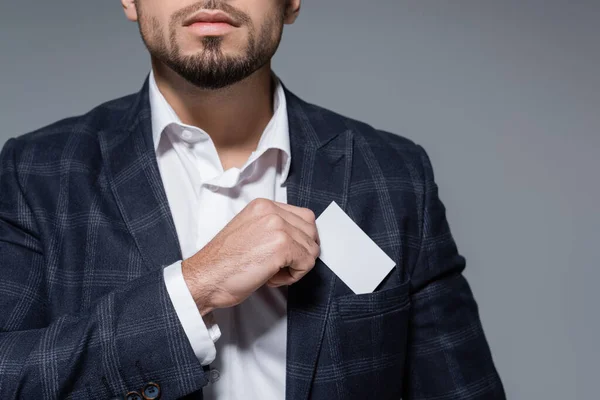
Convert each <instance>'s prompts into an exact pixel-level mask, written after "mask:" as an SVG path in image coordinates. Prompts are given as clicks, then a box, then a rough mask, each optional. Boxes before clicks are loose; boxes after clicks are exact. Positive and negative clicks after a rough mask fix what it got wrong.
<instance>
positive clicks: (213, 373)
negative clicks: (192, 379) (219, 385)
mask: <svg viewBox="0 0 600 400" xmlns="http://www.w3.org/2000/svg"><path fill="white" fill-rule="evenodd" d="M220 378H221V373H220V372H219V370H218V369H211V370H210V377H209V378H208V380H209V381H210V383H215V382H217V381H218V380H219V379H220Z"/></svg>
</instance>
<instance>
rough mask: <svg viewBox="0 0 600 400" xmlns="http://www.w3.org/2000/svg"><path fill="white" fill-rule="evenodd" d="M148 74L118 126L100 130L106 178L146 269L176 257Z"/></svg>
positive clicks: (175, 243) (177, 243)
mask: <svg viewBox="0 0 600 400" xmlns="http://www.w3.org/2000/svg"><path fill="white" fill-rule="evenodd" d="M151 121H152V120H151V114H150V102H149V98H148V78H146V80H145V82H144V85H143V87H142V89H141V91H140V92H138V93H137V94H136V95H135V97H134V101H133V103H132V105H131V107H130V109H129V110H127V112H126V114H125V116H124V117H123V119H122V120H121V121H120V122H119V124H118V125H117V127H118V128H117V130H114V129H111V130H104V131H101V132H100V134H99V140H100V147H101V151H102V157H103V159H104V161H105V163H104V165H105V168H106V172H107V176H108V181H109V184H110V187H111V189H112V192H113V194H114V197H115V200H116V203H117V205H118V207H119V211H120V212H121V215H122V217H123V220H124V221H125V224H126V225H127V229H128V230H129V232H130V233H131V235H132V236H133V238H134V241H135V244H136V246H137V248H138V249H139V251H140V254H141V256H142V258H143V260H144V262H145V265H146V266H147V268H148V269H149V270H153V269H156V268H160V267H163V266H167V265H170V264H172V263H173V262H175V261H177V260H180V259H181V250H180V246H179V241H178V239H177V233H176V230H175V224H174V222H173V217H172V216H171V212H170V209H169V204H168V200H167V196H166V194H165V191H164V187H163V184H162V180H161V177H160V172H159V169H158V164H157V161H156V154H155V151H154V146H153V140H152V125H151V123H152V122H151Z"/></svg>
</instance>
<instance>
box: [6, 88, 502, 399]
mask: <svg viewBox="0 0 600 400" xmlns="http://www.w3.org/2000/svg"><path fill="white" fill-rule="evenodd" d="M285 91H286V96H287V103H288V116H289V121H290V142H291V151H292V166H291V169H290V175H289V177H288V180H287V182H286V184H287V187H288V202H289V203H290V204H294V205H298V206H302V207H308V208H311V209H312V210H313V211H314V212H315V213H316V214H317V215H319V214H320V213H321V212H322V211H323V210H324V209H325V208H326V207H327V206H328V205H329V203H331V201H336V202H337V203H338V204H339V205H340V206H341V207H342V208H343V209H344V210H345V211H346V212H347V213H348V214H349V215H350V216H351V217H352V219H353V220H354V221H355V222H356V223H357V224H359V226H360V227H361V228H362V229H363V230H364V231H365V232H366V233H367V234H368V235H369V236H370V237H371V238H372V239H373V240H374V241H375V242H376V243H377V244H378V245H379V246H380V247H381V248H382V249H383V250H384V251H385V252H386V253H387V254H388V255H389V256H390V257H391V258H392V259H394V260H395V262H396V268H394V270H393V272H392V273H391V274H390V275H389V276H388V277H387V278H386V279H385V280H384V282H382V284H381V285H380V286H379V287H378V288H377V290H376V291H374V292H373V293H367V294H360V295H356V294H354V293H353V292H352V291H351V290H350V289H349V288H348V287H347V286H346V285H345V284H344V283H343V282H342V281H341V280H339V279H338V278H337V277H336V276H335V275H334V274H333V273H332V272H331V271H330V270H329V269H328V268H327V267H326V266H325V265H324V264H323V263H322V262H321V261H320V260H318V261H317V264H316V265H315V268H314V269H313V270H312V271H311V272H310V273H309V274H308V275H306V276H305V277H304V278H303V279H302V280H301V281H299V282H298V283H296V284H294V285H292V286H290V287H289V290H288V338H287V370H286V371H287V375H286V398H287V399H288V400H292V399H294V400H297V399H308V398H310V399H323V400H332V399H361V400H362V399H399V398H404V399H421V400H425V399H431V400H434V399H435V400H442V399H503V398H504V397H505V396H504V391H503V388H502V384H501V382H500V379H499V377H498V374H497V372H496V370H495V368H494V365H493V362H492V357H491V354H490V350H489V347H488V344H487V342H486V339H485V336H484V333H483V330H482V327H481V323H480V320H479V316H478V310H477V305H476V303H475V301H474V299H473V295H472V293H471V291H470V289H469V286H468V284H467V282H466V280H465V279H464V277H463V275H462V271H463V269H464V266H465V260H464V258H463V257H461V256H460V255H459V254H458V252H457V248H456V245H455V243H454V241H453V239H452V236H451V234H450V230H449V227H448V224H447V222H446V217H445V210H444V206H443V204H442V203H441V202H440V200H439V198H438V193H437V186H436V184H435V182H434V178H433V172H432V168H431V163H430V161H429V159H428V157H427V154H426V153H425V151H424V150H423V149H422V148H421V147H420V146H418V145H416V144H414V143H413V142H411V141H409V140H408V139H405V138H402V137H400V136H396V135H393V134H390V133H387V132H383V131H378V130H376V129H373V128H372V127H370V126H368V125H366V124H363V123H360V122H358V121H354V120H351V119H348V118H345V117H343V116H340V115H338V114H335V113H333V112H331V111H327V110H325V109H323V108H320V107H317V106H315V105H311V104H308V103H306V102H304V101H302V100H301V99H299V98H298V97H296V96H295V95H294V94H292V93H291V92H289V90H287V88H286V89H285ZM178 259H181V253H180V250H179V243H178V240H177V236H176V232H175V227H174V224H173V220H172V217H171V213H170V209H169V205H168V202H167V199H166V196H165V192H164V188H163V186H162V182H161V178H160V174H159V171H158V167H157V164H156V157H155V154H154V150H153V146H152V130H151V118H150V106H149V102H148V80H147V79H146V82H145V83H144V85H143V87H142V90H141V91H140V92H139V93H137V94H134V95H130V96H127V97H123V98H120V99H117V100H114V101H111V102H108V103H105V104H102V105H100V106H99V107H97V108H95V109H94V110H92V111H90V112H89V113H87V114H85V115H82V116H78V117H73V118H68V119H64V120H61V121H58V122H56V123H54V124H52V125H50V126H47V127H44V128H42V129H39V130H37V131H35V132H31V133H28V134H26V135H23V136H20V137H18V138H16V139H11V140H9V141H8V142H7V143H6V144H5V146H4V148H3V149H2V153H1V156H0V394H1V397H2V398H6V399H12V398H26V399H30V398H42V399H63V398H72V399H107V398H111V397H115V396H123V395H124V394H125V393H127V392H128V391H130V390H140V389H141V388H143V387H144V385H145V384H146V383H147V382H156V383H158V384H159V385H160V387H161V393H162V397H161V399H177V398H187V399H201V398H202V387H203V386H204V385H206V384H207V382H208V371H207V369H206V368H202V366H201V365H200V364H199V362H198V361H197V360H196V359H195V357H194V353H193V351H192V349H191V347H190V345H189V343H188V341H187V338H186V336H185V333H184V332H183V329H182V327H181V325H180V323H179V321H178V319H177V315H176V313H175V311H174V309H173V305H172V304H171V302H170V300H169V297H168V295H167V292H166V288H165V285H164V282H163V278H162V269H163V268H164V267H165V266H167V265H169V264H171V263H172V262H174V261H176V260H178ZM364 268H365V270H367V271H368V269H369V265H365V266H364Z"/></svg>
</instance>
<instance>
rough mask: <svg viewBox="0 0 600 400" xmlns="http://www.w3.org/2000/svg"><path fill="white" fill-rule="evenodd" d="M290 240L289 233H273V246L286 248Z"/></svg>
mask: <svg viewBox="0 0 600 400" xmlns="http://www.w3.org/2000/svg"><path fill="white" fill-rule="evenodd" d="M290 240H291V238H290V235H288V234H287V233H285V232H284V231H277V232H276V233H275V234H274V242H275V246H276V247H277V248H278V249H282V248H287V247H288V246H289V244H290Z"/></svg>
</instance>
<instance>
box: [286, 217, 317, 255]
mask: <svg viewBox="0 0 600 400" xmlns="http://www.w3.org/2000/svg"><path fill="white" fill-rule="evenodd" d="M284 222H285V225H284V229H285V232H286V233H287V234H288V235H289V236H290V237H291V238H292V240H293V241H294V243H296V245H297V246H299V249H298V251H296V252H295V253H294V255H295V256H296V257H293V258H292V260H296V259H299V258H300V259H301V258H302V257H308V258H312V261H314V260H315V259H316V258H317V257H318V256H319V254H320V252H321V247H320V245H319V244H318V243H317V242H315V240H314V239H313V238H312V237H311V236H309V235H308V234H307V233H306V232H304V231H303V230H302V229H300V228H298V227H297V226H294V225H293V224H292V223H290V222H289V221H287V220H285V218H284ZM292 265H293V263H292V264H290V266H292Z"/></svg>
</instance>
